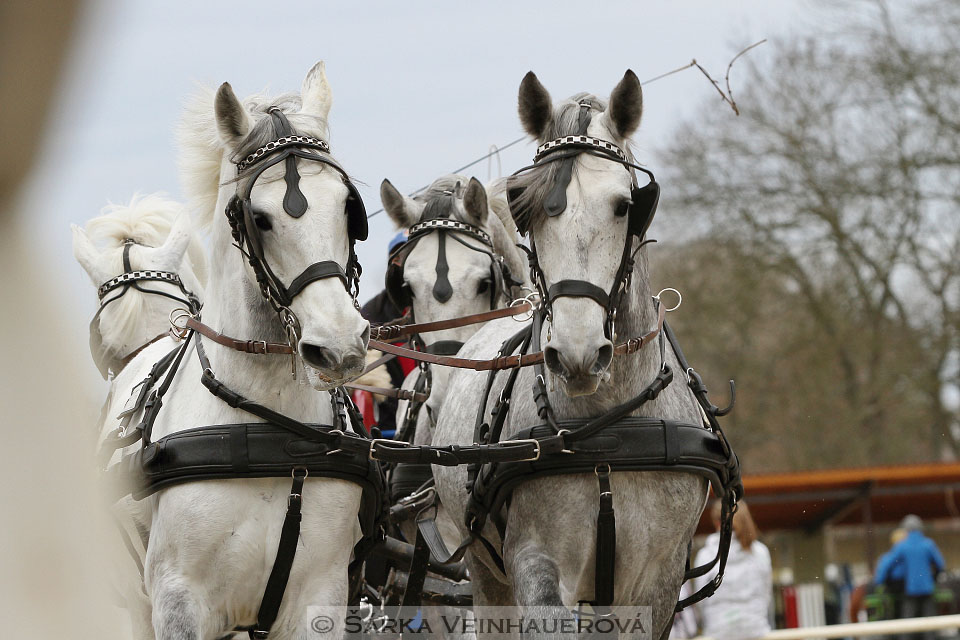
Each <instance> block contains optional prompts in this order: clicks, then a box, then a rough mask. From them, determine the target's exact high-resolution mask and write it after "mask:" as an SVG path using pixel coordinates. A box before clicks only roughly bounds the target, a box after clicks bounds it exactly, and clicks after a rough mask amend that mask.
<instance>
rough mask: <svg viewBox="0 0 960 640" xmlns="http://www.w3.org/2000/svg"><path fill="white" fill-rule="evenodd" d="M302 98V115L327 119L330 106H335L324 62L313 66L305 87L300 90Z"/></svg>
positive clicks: (305, 79) (304, 80) (305, 81)
mask: <svg viewBox="0 0 960 640" xmlns="http://www.w3.org/2000/svg"><path fill="white" fill-rule="evenodd" d="M300 97H301V99H302V101H303V106H302V107H301V108H300V113H306V114H308V115H311V116H317V117H319V118H323V119H324V120H326V119H327V115H329V113H330V106H331V105H332V104H333V92H332V91H330V83H329V82H327V70H326V66H325V65H324V64H323V60H321V61H320V62H318V63H317V64H315V65H313V68H312V69H310V71H308V72H307V76H306V77H305V78H304V79H303V86H302V87H301V88H300Z"/></svg>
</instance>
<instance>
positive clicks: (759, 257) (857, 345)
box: [660, 0, 960, 467]
mask: <svg viewBox="0 0 960 640" xmlns="http://www.w3.org/2000/svg"><path fill="white" fill-rule="evenodd" d="M861 8H866V9H867V10H866V11H861V12H860V13H859V14H858V18H857V19H856V21H855V22H854V23H853V24H852V25H851V26H850V27H849V28H848V29H846V30H845V32H844V34H843V36H842V37H836V38H835V39H834V40H833V41H824V39H822V38H821V39H818V40H804V39H797V40H795V41H792V42H787V43H781V44H775V45H772V46H771V45H768V47H770V48H769V49H768V50H767V51H766V52H765V53H767V54H772V55H770V56H769V57H770V59H769V61H768V62H767V63H764V64H757V63H754V64H752V65H751V66H749V67H748V71H747V73H745V74H743V75H742V76H741V77H743V78H744V79H743V80H742V81H741V82H742V83H743V85H744V86H745V87H746V89H744V90H740V91H738V101H737V102H738V105H739V109H740V112H741V114H742V115H741V116H740V117H735V116H733V115H732V114H731V113H730V111H729V110H726V109H717V108H715V105H705V107H704V109H703V110H702V114H701V116H700V117H699V118H697V119H696V120H693V121H691V122H689V123H687V124H686V125H685V126H684V127H683V128H682V129H681V130H680V131H679V133H678V135H677V136H676V137H675V140H676V142H675V144H673V145H672V146H671V147H670V148H668V149H666V150H664V151H663V153H662V158H661V164H662V165H664V166H665V167H667V168H668V169H669V170H672V171H673V174H672V175H670V176H669V178H668V179H667V180H665V181H664V182H665V185H666V190H665V197H667V196H669V197H668V199H666V200H665V202H664V210H665V215H664V218H670V219H673V221H674V222H680V223H681V224H682V225H683V228H684V229H687V230H689V229H696V230H698V233H699V234H700V236H701V237H702V238H703V239H707V240H705V241H704V240H701V241H695V242H692V243H691V244H690V245H689V246H688V247H687V248H686V250H685V251H684V254H685V256H686V259H687V262H688V265H693V266H694V267H695V268H686V269H684V267H683V266H681V265H677V263H676V260H673V261H669V260H668V261H667V262H666V263H665V264H664V265H663V266H664V268H665V269H666V271H667V273H672V274H676V277H678V278H684V279H685V281H684V282H683V284H684V286H686V287H688V288H690V287H693V288H694V289H697V288H702V287H700V286H699V285H701V284H702V282H703V278H704V277H707V278H711V279H714V280H715V279H716V276H717V274H720V273H723V274H726V275H728V276H730V279H729V280H726V281H724V282H716V283H714V285H715V286H716V287H717V288H718V289H717V291H718V292H719V293H720V295H721V296H722V298H723V299H727V300H739V301H740V304H741V305H745V306H741V309H743V308H748V309H750V310H751V315H750V317H741V316H743V313H742V312H741V311H740V309H736V310H734V309H730V306H729V305H728V306H726V307H724V306H723V305H718V308H717V309H716V310H715V311H714V312H712V313H711V314H710V315H709V316H707V315H706V314H699V313H698V315H697V316H696V318H695V320H694V324H699V328H698V327H693V326H686V327H685V330H686V331H688V332H689V331H693V332H696V333H697V334H704V335H716V333H717V332H718V331H719V332H721V333H722V334H727V333H732V334H736V333H737V332H738V331H739V332H741V333H743V332H744V331H746V332H748V333H751V334H755V333H756V332H759V331H762V332H765V335H760V334H756V335H752V336H751V338H750V340H749V341H748V344H746V343H745V348H748V349H749V350H750V353H746V354H744V353H740V354H735V353H733V352H732V351H731V352H729V353H727V354H726V357H727V358H728V359H729V360H730V361H731V362H736V359H737V358H739V359H740V363H741V365H742V366H741V368H740V371H739V373H740V374H741V376H742V377H743V375H744V374H746V377H747V378H748V379H749V380H750V381H751V385H752V386H749V387H747V388H743V391H744V395H745V398H744V404H750V405H753V404H755V403H757V402H759V400H757V399H754V400H747V399H746V398H749V397H750V396H752V395H756V396H759V397H762V398H763V403H765V404H763V405H762V406H760V405H758V406H756V407H752V408H753V409H754V411H759V415H763V416H764V419H765V420H767V422H766V423H765V424H764V425H758V424H756V422H755V420H754V419H753V418H755V417H756V416H757V415H758V414H757V413H754V414H750V413H749V412H748V410H746V408H745V407H741V411H740V413H741V416H742V417H739V418H737V425H738V431H741V432H744V431H745V429H743V428H740V425H744V421H745V422H746V424H748V425H750V426H751V428H752V431H751V433H752V434H763V435H764V436H765V437H769V438H773V439H774V440H771V441H770V442H767V443H766V444H764V443H763V442H757V443H755V444H756V446H758V447H760V449H761V450H763V448H764V446H766V447H767V448H770V447H773V448H774V449H776V448H777V447H778V446H781V447H782V445H783V444H785V443H783V442H782V440H778V439H782V438H785V437H788V438H790V441H789V446H794V445H796V446H798V447H799V448H795V449H794V453H801V452H802V453H803V459H802V460H798V459H793V460H787V461H780V462H781V464H785V465H786V466H794V467H797V466H800V467H811V466H822V465H825V464H836V463H841V464H842V463H844V462H847V463H849V462H850V461H851V460H854V461H858V462H862V463H870V462H884V461H889V462H893V461H900V460H910V459H914V460H915V459H930V458H936V457H954V456H956V453H957V451H958V450H960V447H958V439H957V434H956V433H953V435H951V429H952V428H953V429H955V428H956V421H957V415H956V414H955V413H953V412H951V411H950V410H949V409H948V408H947V407H945V406H944V405H943V403H942V402H941V392H942V389H943V387H944V385H950V384H953V385H957V384H960V372H958V371H957V370H956V367H955V366H953V367H951V362H955V361H956V354H957V352H958V351H960V322H958V320H960V135H958V134H960V69H958V67H957V64H956V62H957V60H960V50H958V44H957V36H958V35H960V5H958V4H957V3H956V2H950V1H944V0H937V1H932V2H925V3H922V4H919V5H913V6H911V7H910V8H909V9H900V10H899V12H894V11H892V10H891V8H890V7H888V6H887V5H886V4H885V3H882V2H874V3H870V4H868V5H863V6H862V7H861ZM828 40H829V39H828ZM660 253H662V254H666V253H668V252H664V251H663V250H661V251H660ZM731 261H732V262H731ZM684 270H686V271H687V272H688V273H686V275H680V274H682V273H683V271H684ZM698 279H699V280H698ZM703 293H704V294H705V295H710V294H709V292H706V291H704V292H703ZM697 306H698V311H699V300H698V301H697ZM770 309H777V310H778V311H779V312H780V313H777V314H773V315H771V313H770ZM731 316H732V318H731ZM731 323H736V326H728V325H731ZM688 324H689V322H688ZM720 344H721V345H724V344H730V343H729V342H728V341H721V343H720ZM734 344H735V343H734ZM748 364H749V366H750V367H752V368H755V369H753V370H750V371H747V370H746V369H744V368H743V367H745V366H747V365H748ZM758 372H759V375H757V373H758ZM782 374H787V375H789V376H790V378H789V383H788V384H783V382H784V381H783V380H782V379H781V375H782ZM763 407H770V408H771V409H772V411H771V412H769V415H767V412H764V411H762V410H761V409H762V408H763ZM744 414H747V415H746V416H744ZM776 416H779V417H778V418H777V417H776ZM770 422H776V423H778V424H777V425H775V426H774V425H771V424H770ZM744 426H746V425H744ZM737 437H738V441H739V440H740V439H741V434H738V436H737ZM851 437H852V438H855V440H852V441H851V440H850V438H851ZM838 438H839V441H838ZM905 438H909V439H908V440H905ZM857 443H860V445H861V446H860V448H859V449H857ZM835 445H845V446H839V447H837V446H835ZM854 449H856V451H853V450H854ZM844 451H845V452H846V454H847V455H845V456H840V455H839V453H838V452H844ZM767 453H768V454H770V453H771V452H769V451H768V452H767ZM771 455H772V454H771ZM774 458H776V456H774ZM774 458H771V457H769V456H767V457H764V458H763V460H765V461H767V462H769V461H770V460H772V459H774Z"/></svg>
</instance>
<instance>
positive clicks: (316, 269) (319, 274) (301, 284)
mask: <svg viewBox="0 0 960 640" xmlns="http://www.w3.org/2000/svg"><path fill="white" fill-rule="evenodd" d="M288 160H289V158H288ZM288 193H289V192H288ZM324 278H340V280H341V282H343V286H344V287H346V288H347V291H350V278H348V277H347V274H346V272H344V270H343V267H341V266H340V264H339V263H337V262H334V261H333V260H324V261H322V262H314V263H313V264H311V265H310V266H309V267H307V268H306V269H304V270H303V273H301V274H300V275H298V276H297V277H296V278H294V279H293V282H291V283H290V286H289V287H287V296H289V298H290V299H291V300H293V298H295V297H297V296H298V295H299V294H300V292H301V291H303V290H304V288H306V286H307V285H308V284H310V283H311V282H315V281H316V280H323V279H324Z"/></svg>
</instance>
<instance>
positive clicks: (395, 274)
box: [385, 185, 520, 317]
mask: <svg viewBox="0 0 960 640" xmlns="http://www.w3.org/2000/svg"><path fill="white" fill-rule="evenodd" d="M458 186H459V185H458ZM446 195H447V196H449V197H455V195H456V194H455V192H448V193H447V194H446ZM447 215H449V214H448V213H447V212H443V213H442V214H441V215H439V216H437V217H432V218H430V219H427V220H422V221H420V222H418V223H416V224H414V225H413V226H411V227H410V229H409V231H408V236H407V241H406V242H405V243H403V244H401V245H399V246H398V247H397V248H396V249H394V250H393V252H392V253H391V254H390V257H389V259H388V261H387V274H386V278H385V284H386V289H387V295H389V296H390V299H391V301H392V302H393V303H394V304H395V305H396V306H397V308H398V309H405V308H407V307H411V306H412V302H413V300H412V295H411V293H410V289H409V286H408V285H407V284H406V283H405V282H404V279H403V268H404V264H405V263H406V260H407V256H409V255H410V252H411V251H413V248H414V247H416V245H417V243H418V242H419V241H420V240H421V239H422V238H424V237H426V236H428V235H430V234H437V235H438V236H439V245H438V251H437V266H436V273H437V280H436V282H435V283H434V286H433V290H432V293H433V297H434V298H435V299H436V300H437V301H439V302H441V303H442V302H446V301H447V300H449V299H450V295H451V294H452V293H453V290H452V287H451V286H450V282H449V280H448V279H447V273H448V272H449V265H448V264H447V258H446V240H447V237H448V236H449V237H450V238H452V239H453V240H455V241H456V242H459V243H460V244H462V245H463V246H465V247H467V248H468V249H470V250H472V251H477V252H480V253H484V254H486V255H487V256H488V257H489V258H490V309H491V310H494V309H496V308H497V302H498V300H499V299H500V298H501V297H502V296H506V295H508V293H509V288H510V287H511V286H514V285H518V284H520V283H519V282H518V281H517V280H515V279H514V278H513V276H512V275H511V273H510V269H509V267H507V264H506V262H505V261H504V258H503V256H501V255H499V254H498V253H497V252H496V250H495V249H494V247H493V240H492V239H491V238H490V234H488V233H487V232H486V231H484V230H483V229H481V228H479V227H477V226H474V225H472V224H469V223H466V222H461V221H459V220H453V219H451V218H449V217H446V216H447ZM461 236H466V237H467V238H469V239H471V240H476V241H477V242H479V243H480V244H479V245H477V244H474V243H472V242H467V241H466V240H464V239H463V238H462V237H461ZM411 317H412V316H411Z"/></svg>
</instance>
